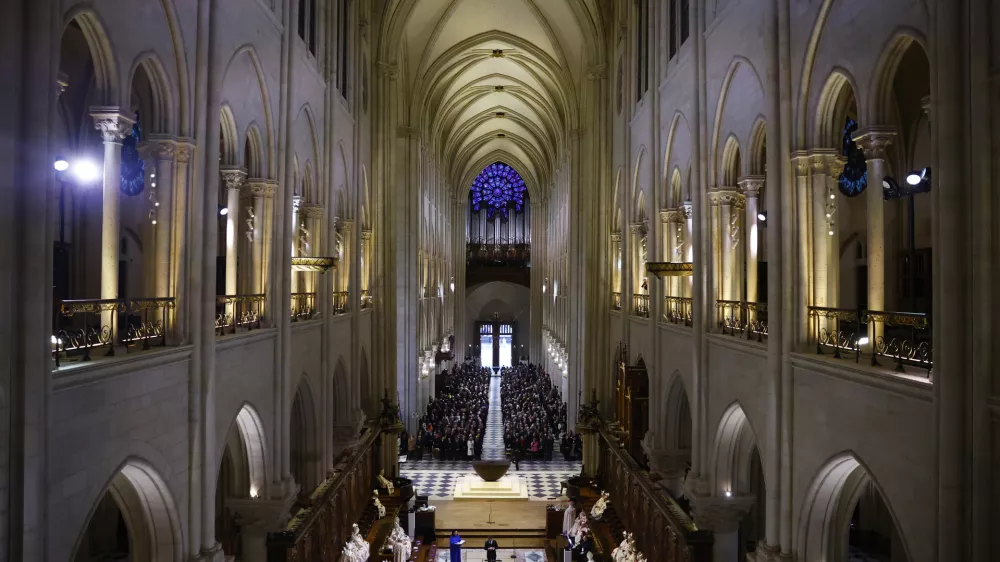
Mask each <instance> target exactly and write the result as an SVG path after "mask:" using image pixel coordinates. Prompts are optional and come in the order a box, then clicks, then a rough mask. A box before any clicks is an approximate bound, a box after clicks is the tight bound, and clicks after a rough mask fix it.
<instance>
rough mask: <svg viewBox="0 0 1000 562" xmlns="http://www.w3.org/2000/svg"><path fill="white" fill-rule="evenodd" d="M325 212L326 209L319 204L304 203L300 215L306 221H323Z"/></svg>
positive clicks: (300, 206)
mask: <svg viewBox="0 0 1000 562" xmlns="http://www.w3.org/2000/svg"><path fill="white" fill-rule="evenodd" d="M325 210H326V208H325V207H323V205H320V204H319V203H303V204H301V205H299V214H300V215H301V216H302V218H304V219H321V218H323V212H324V211H325Z"/></svg>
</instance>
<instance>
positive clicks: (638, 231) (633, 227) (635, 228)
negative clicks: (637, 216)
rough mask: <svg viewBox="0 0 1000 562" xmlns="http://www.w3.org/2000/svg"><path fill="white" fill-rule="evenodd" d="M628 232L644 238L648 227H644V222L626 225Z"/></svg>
mask: <svg viewBox="0 0 1000 562" xmlns="http://www.w3.org/2000/svg"><path fill="white" fill-rule="evenodd" d="M628 230H629V232H631V233H632V234H635V235H636V236H645V235H646V232H648V231H649V227H648V226H647V225H646V221H639V222H634V223H632V224H630V225H628Z"/></svg>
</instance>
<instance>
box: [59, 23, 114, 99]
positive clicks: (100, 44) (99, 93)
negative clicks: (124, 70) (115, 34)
mask: <svg viewBox="0 0 1000 562" xmlns="http://www.w3.org/2000/svg"><path fill="white" fill-rule="evenodd" d="M71 23H76V25H78V26H79V28H80V31H81V32H83V37H84V39H86V41H87V46H88V47H89V48H90V58H91V61H92V62H93V64H94V96H93V98H91V99H92V102H93V103H91V105H102V106H115V107H117V106H121V105H123V103H122V99H123V98H125V99H127V97H125V96H123V95H122V93H121V92H119V91H118V89H119V84H120V82H119V78H118V76H119V71H118V63H117V59H116V58H115V56H114V53H113V51H112V49H111V40H110V39H108V34H107V32H105V31H104V25H103V24H102V23H101V20H100V18H99V17H98V15H97V13H96V12H94V11H93V10H91V9H89V8H86V7H84V6H78V7H76V8H74V9H72V10H70V11H69V12H68V13H67V14H66V18H65V22H64V24H63V34H64V35H65V32H66V28H67V27H69V25H70V24H71Z"/></svg>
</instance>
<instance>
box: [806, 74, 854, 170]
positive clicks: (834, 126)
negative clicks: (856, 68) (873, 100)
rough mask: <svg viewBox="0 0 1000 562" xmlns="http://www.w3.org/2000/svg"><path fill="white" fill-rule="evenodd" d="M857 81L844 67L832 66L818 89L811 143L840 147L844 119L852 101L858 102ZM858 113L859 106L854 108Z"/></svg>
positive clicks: (819, 145) (824, 146) (823, 146)
mask: <svg viewBox="0 0 1000 562" xmlns="http://www.w3.org/2000/svg"><path fill="white" fill-rule="evenodd" d="M857 91H858V89H857V82H856V81H855V80H854V77H853V76H851V75H850V73H848V71H847V70H846V69H843V68H839V67H838V68H834V69H833V70H832V71H831V72H830V76H829V77H828V78H827V79H826V83H825V84H824V86H823V89H822V90H821V91H820V96H819V101H818V105H817V106H816V113H815V114H816V121H815V123H814V127H815V128H814V131H815V137H814V138H813V144H814V145H815V146H816V147H820V148H834V149H837V150H838V152H839V150H840V148H841V142H842V141H841V136H842V135H843V129H844V119H845V117H846V116H847V113H848V110H849V108H848V107H847V106H848V105H849V104H850V103H851V102H852V101H853V102H854V104H855V105H857V104H858V103H859V101H858V98H857ZM856 111H857V112H858V113H860V111H861V108H860V107H858V108H857V110H856Z"/></svg>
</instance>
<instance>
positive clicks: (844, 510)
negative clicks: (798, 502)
mask: <svg viewBox="0 0 1000 562" xmlns="http://www.w3.org/2000/svg"><path fill="white" fill-rule="evenodd" d="M868 486H873V487H874V488H875V490H876V491H877V493H878V495H879V496H880V498H881V499H882V502H883V503H884V504H885V506H886V508H887V510H888V512H889V514H890V516H891V518H892V524H893V525H894V526H895V528H896V531H897V533H896V534H897V535H898V536H899V539H900V541H901V542H902V544H903V550H904V551H905V553H906V558H907V559H908V560H913V557H912V556H911V553H910V547H909V545H908V544H907V543H906V538H905V537H904V536H903V534H902V533H901V532H899V519H898V517H897V516H896V514H895V512H893V509H892V506H891V505H890V504H889V502H888V501H886V499H885V494H884V493H883V492H882V487H881V486H880V485H879V484H878V482H877V481H876V480H875V478H874V477H873V476H872V474H871V472H870V471H869V470H868V468H867V467H866V466H865V465H864V464H863V463H862V462H861V460H860V459H859V457H858V456H857V455H856V454H855V453H854V452H853V451H844V452H841V453H838V454H836V455H834V456H833V457H832V458H831V459H830V460H829V461H827V462H826V464H824V465H823V467H822V468H821V469H820V470H819V472H818V473H817V474H816V476H815V477H814V478H813V480H812V482H811V483H810V484H809V488H808V490H807V491H806V495H805V497H804V498H803V500H802V508H801V509H800V511H799V517H798V521H799V522H798V540H797V543H796V547H797V550H798V557H799V558H800V559H802V560H845V559H847V537H848V532H849V529H850V526H851V516H852V514H853V512H854V508H855V506H856V505H857V503H858V499H859V498H860V497H861V495H862V493H863V492H864V491H865V488H866V487H868Z"/></svg>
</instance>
